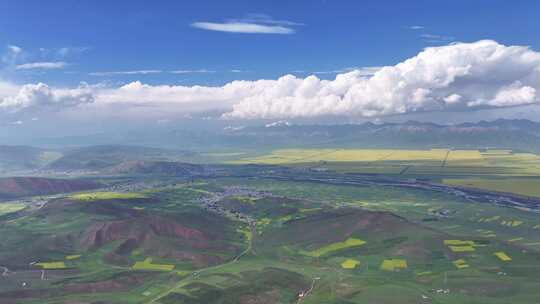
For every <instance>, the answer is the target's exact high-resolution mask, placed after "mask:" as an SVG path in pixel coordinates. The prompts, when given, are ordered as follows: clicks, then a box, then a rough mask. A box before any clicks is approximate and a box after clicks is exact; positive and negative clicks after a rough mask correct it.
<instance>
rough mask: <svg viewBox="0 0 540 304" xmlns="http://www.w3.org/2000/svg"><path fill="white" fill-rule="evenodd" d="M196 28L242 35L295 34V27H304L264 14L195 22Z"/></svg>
mask: <svg viewBox="0 0 540 304" xmlns="http://www.w3.org/2000/svg"><path fill="white" fill-rule="evenodd" d="M190 25H191V26H192V27H194V28H198V29H203V30H209V31H217V32H228V33H242V34H294V33H295V30H294V28H293V27H294V26H298V25H303V24H301V23H296V22H292V21H287V20H275V19H273V18H271V17H270V16H268V15H264V14H249V15H247V16H245V17H244V18H241V19H233V20H227V21H225V22H201V21H199V22H194V23H192V24H190Z"/></svg>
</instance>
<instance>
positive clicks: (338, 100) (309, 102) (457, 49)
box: [226, 40, 540, 118]
mask: <svg viewBox="0 0 540 304" xmlns="http://www.w3.org/2000/svg"><path fill="white" fill-rule="evenodd" d="M516 81H519V83H520V85H519V86H516V85H513V84H514V83H516ZM261 85H262V84H261ZM265 86H266V88H265V89H262V90H259V91H257V92H256V94H255V95H251V96H249V97H247V98H244V99H242V100H241V101H240V102H238V103H236V104H235V105H234V106H233V110H232V111H231V112H229V113H227V114H226V117H230V118H299V117H316V116H325V115H343V116H357V117H373V116H381V115H391V114H400V113H408V112H415V111H424V110H444V109H447V108H454V109H467V108H474V107H479V106H491V107H501V106H514V105H520V104H528V103H532V102H538V97H537V96H536V91H537V90H538V89H539V88H540V53H538V52H535V51H532V50H530V49H529V48H527V47H522V46H504V45H501V44H498V43H497V42H495V41H491V40H483V41H478V42H474V43H456V44H451V45H447V46H441V47H430V48H426V49H425V50H424V51H422V52H420V53H419V54H418V55H417V56H415V57H412V58H409V59H407V60H405V61H403V62H401V63H399V64H397V65H395V66H387V67H384V68H382V69H380V70H378V71H377V72H375V74H374V75H373V76H371V77H367V78H366V77H362V76H361V75H360V73H359V72H358V71H352V72H349V73H344V74H338V75H337V76H336V78H335V79H334V80H320V79H319V78H317V77H315V76H309V77H307V78H304V79H302V78H296V77H294V76H291V75H288V76H284V77H282V78H280V79H278V80H276V81H271V82H270V83H265ZM509 86H510V87H509ZM458 95H459V96H460V97H459V98H458ZM449 96H452V97H449Z"/></svg>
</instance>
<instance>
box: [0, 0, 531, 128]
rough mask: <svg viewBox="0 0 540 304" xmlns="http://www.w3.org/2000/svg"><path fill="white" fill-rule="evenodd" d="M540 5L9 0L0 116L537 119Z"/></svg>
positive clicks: (2, 17)
mask: <svg viewBox="0 0 540 304" xmlns="http://www.w3.org/2000/svg"><path fill="white" fill-rule="evenodd" d="M539 11H540V2H539V1H532V0H531V1H502V0H490V1H486V0H475V1H471V0H466V1H465V0H463V1H462V0H458V1H427V0H425V1H424V0H422V1H339V0H334V1H324V0H309V1H308V0H305V1H262V0H261V1H253V0H251V1H204V0H199V1H172V0H171V1H153V2H150V1H141V0H131V1H83V0H79V1H62V0H55V1H37V0H25V1H18V0H17V1H16V0H4V1H1V0H0V125H1V126H6V128H5V129H4V130H3V131H2V132H4V133H6V132H7V133H8V134H21V133H22V132H26V133H29V134H34V133H35V132H38V131H40V132H48V133H54V132H59V133H69V131H72V130H75V129H77V128H82V129H84V130H86V131H85V132H93V131H94V130H97V129H98V126H101V129H104V130H108V129H115V128H116V127H118V126H129V125H133V124H144V125H145V126H146V125H156V126H159V127H166V126H168V125H174V124H180V123H184V122H186V121H191V122H192V121H195V120H200V121H201V122H202V124H207V122H208V120H209V119H210V120H214V121H216V122H220V123H221V124H229V123H235V124H238V125H240V124H245V123H247V122H248V121H251V122H253V121H256V120H259V121H260V120H263V123H265V122H272V121H278V120H292V121H300V122H302V123H304V122H306V123H321V122H338V123H341V122H361V121H366V120H374V121H375V120H376V121H390V120H406V119H410V118H413V119H421V120H424V121H432V122H436V123H452V122H462V121H477V120H482V119H487V120H489V119H497V118H527V119H533V120H539V118H538V117H540V52H539V51H540V36H539V35H538V29H539V28H540V18H538V12H539ZM57 126H62V129H61V131H54V130H58V127H57ZM44 130H47V131H44ZM14 132H15V133H14ZM0 135H1V134H0ZM56 135H58V134H56Z"/></svg>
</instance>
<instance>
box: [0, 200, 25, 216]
mask: <svg viewBox="0 0 540 304" xmlns="http://www.w3.org/2000/svg"><path fill="white" fill-rule="evenodd" d="M25 207H26V205H25V204H23V203H0V216H2V215H4V214H8V213H12V212H17V211H20V210H22V209H24V208H25Z"/></svg>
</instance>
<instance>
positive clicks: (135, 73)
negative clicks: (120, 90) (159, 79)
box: [88, 70, 163, 76]
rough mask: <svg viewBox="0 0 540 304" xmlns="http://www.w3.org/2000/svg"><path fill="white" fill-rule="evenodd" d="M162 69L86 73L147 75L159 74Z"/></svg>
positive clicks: (97, 74) (99, 74)
mask: <svg viewBox="0 0 540 304" xmlns="http://www.w3.org/2000/svg"><path fill="white" fill-rule="evenodd" d="M162 72H163V71H162V70H135V71H109V72H92V73H88V75H90V76H116V75H147V74H159V73H162Z"/></svg>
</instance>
